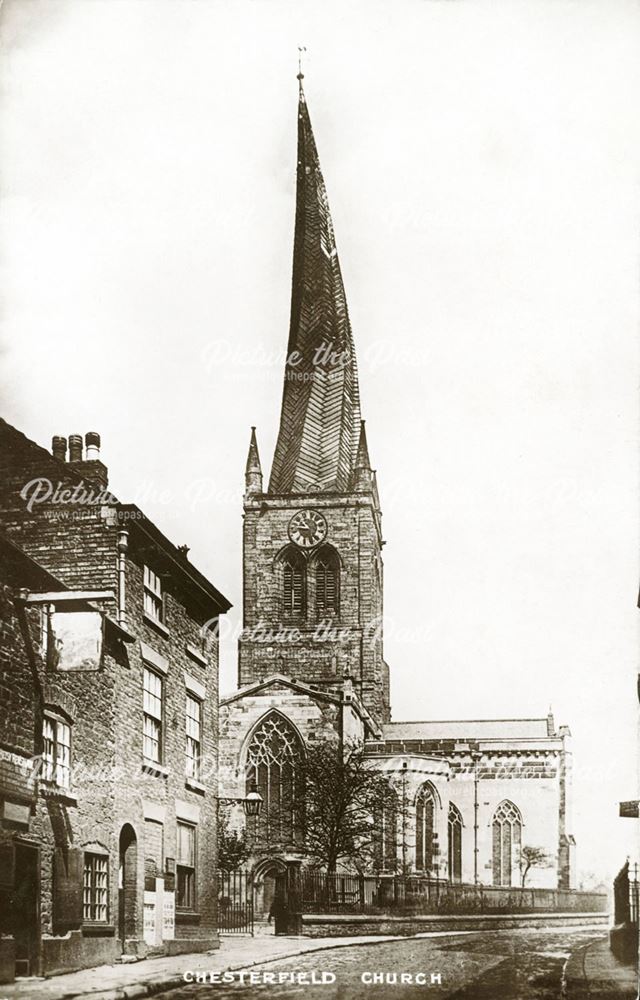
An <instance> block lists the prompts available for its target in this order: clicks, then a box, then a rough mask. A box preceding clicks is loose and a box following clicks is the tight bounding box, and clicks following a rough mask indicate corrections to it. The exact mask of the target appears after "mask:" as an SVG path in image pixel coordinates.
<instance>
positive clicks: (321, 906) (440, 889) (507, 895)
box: [302, 871, 608, 914]
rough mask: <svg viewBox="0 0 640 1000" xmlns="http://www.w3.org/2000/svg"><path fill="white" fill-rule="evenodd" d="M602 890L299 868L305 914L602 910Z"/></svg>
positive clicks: (581, 911) (605, 903)
mask: <svg viewBox="0 0 640 1000" xmlns="http://www.w3.org/2000/svg"><path fill="white" fill-rule="evenodd" d="M607 908H608V904H607V895H606V893H598V892H579V891H577V890H573V889H527V888H524V889H522V888H518V887H515V886H513V887H512V886H484V885H467V884H464V883H450V882H446V881H442V880H439V879H428V878H421V877H419V876H413V875H405V876H402V875H382V876H375V875H354V874H342V873H337V874H328V873H326V872H318V871H303V872H302V909H303V912H304V913H396V914H430V913H460V914H473V913H505V912H508V913H554V912H556V913H606V912H607Z"/></svg>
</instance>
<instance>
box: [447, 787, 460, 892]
mask: <svg viewBox="0 0 640 1000" xmlns="http://www.w3.org/2000/svg"><path fill="white" fill-rule="evenodd" d="M447 831H448V834H449V837H448V841H449V880H450V881H451V882H462V814H461V812H460V810H459V809H458V807H457V806H456V805H454V804H453V802H450V803H449V818H448V822H447Z"/></svg>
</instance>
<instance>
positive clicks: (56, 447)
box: [51, 434, 67, 462]
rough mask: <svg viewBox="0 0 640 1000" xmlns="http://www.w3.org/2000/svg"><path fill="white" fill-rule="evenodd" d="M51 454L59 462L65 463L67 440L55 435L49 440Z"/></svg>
mask: <svg viewBox="0 0 640 1000" xmlns="http://www.w3.org/2000/svg"><path fill="white" fill-rule="evenodd" d="M51 453H52V455H53V457H54V458H57V459H58V461H59V462H66V461H67V439H66V437H60V435H59V434H56V436H55V437H54V438H52V440H51Z"/></svg>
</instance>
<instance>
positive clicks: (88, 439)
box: [84, 431, 100, 462]
mask: <svg viewBox="0 0 640 1000" xmlns="http://www.w3.org/2000/svg"><path fill="white" fill-rule="evenodd" d="M84 443H85V445H86V446H87V450H86V453H85V461H87V462H95V461H97V460H98V459H99V458H100V435H99V434H97V433H96V432H95V431H88V432H87V433H86V434H85V436H84Z"/></svg>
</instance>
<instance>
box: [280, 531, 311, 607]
mask: <svg viewBox="0 0 640 1000" xmlns="http://www.w3.org/2000/svg"><path fill="white" fill-rule="evenodd" d="M306 570H307V566H306V561H305V558H304V556H303V555H301V553H299V552H298V551H297V550H296V549H294V548H293V547H291V548H289V549H287V551H286V553H285V554H284V556H283V558H282V610H283V612H284V617H285V618H304V615H305V611H306V583H307V580H306V577H307V572H306Z"/></svg>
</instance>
